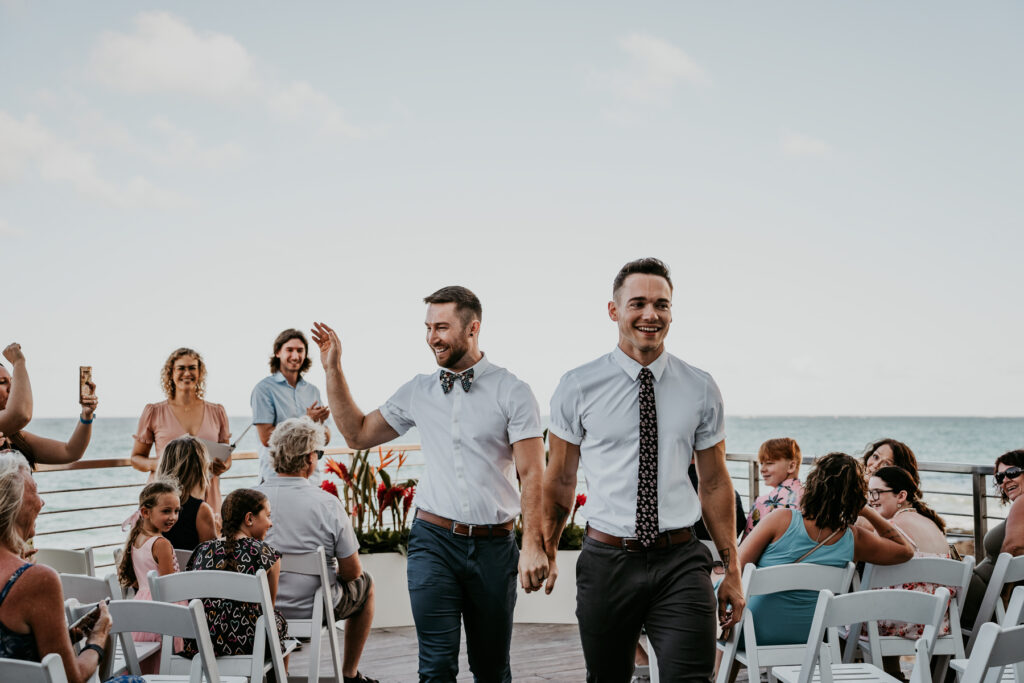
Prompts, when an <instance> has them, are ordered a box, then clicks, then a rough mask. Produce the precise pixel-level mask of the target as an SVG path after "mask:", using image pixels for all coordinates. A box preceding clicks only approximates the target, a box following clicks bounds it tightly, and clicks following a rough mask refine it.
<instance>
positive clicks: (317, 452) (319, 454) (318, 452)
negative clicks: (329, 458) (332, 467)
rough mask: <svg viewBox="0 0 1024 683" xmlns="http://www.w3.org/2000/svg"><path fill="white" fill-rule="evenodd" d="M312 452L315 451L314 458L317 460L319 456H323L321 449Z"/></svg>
mask: <svg viewBox="0 0 1024 683" xmlns="http://www.w3.org/2000/svg"><path fill="white" fill-rule="evenodd" d="M313 452H314V453H316V459H317V460H319V459H320V458H322V457H324V452H323V451H313Z"/></svg>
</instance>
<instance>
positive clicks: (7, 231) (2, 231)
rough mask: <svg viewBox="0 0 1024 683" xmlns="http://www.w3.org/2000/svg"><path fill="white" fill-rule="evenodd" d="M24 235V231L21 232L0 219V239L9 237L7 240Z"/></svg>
mask: <svg viewBox="0 0 1024 683" xmlns="http://www.w3.org/2000/svg"><path fill="white" fill-rule="evenodd" d="M24 235H25V231H24V230H22V229H20V228H16V227H14V226H13V225H11V224H10V223H8V222H7V221H5V220H4V219H3V218H0V237H9V238H11V237H23V236H24Z"/></svg>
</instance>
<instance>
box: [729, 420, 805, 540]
mask: <svg viewBox="0 0 1024 683" xmlns="http://www.w3.org/2000/svg"><path fill="white" fill-rule="evenodd" d="M800 460H801V456H800V446H798V445H797V443H796V441H794V440H793V439H789V438H782V439H768V440H767V441H765V442H764V443H763V444H761V448H760V449H759V450H758V451H757V462H758V463H759V464H760V465H761V479H762V480H764V485H765V486H766V487H768V488H769V489H770V490H769V491H768V492H767V493H763V494H761V495H760V496H758V497H757V498H756V499H755V500H754V503H753V504H752V505H751V506H750V514H749V515H747V526H746V528H745V529H744V530H743V538H746V537H747V534H749V533H750V532H751V531H752V530H753V528H754V526H755V525H756V524H757V523H758V522H760V521H761V519H762V518H763V517H764V516H765V515H767V514H768V513H769V512H771V511H772V510H777V509H778V508H793V509H798V508H799V507H800V496H801V495H802V494H803V491H804V488H803V486H801V485H800V480H799V479H798V478H797V473H798V472H799V471H800Z"/></svg>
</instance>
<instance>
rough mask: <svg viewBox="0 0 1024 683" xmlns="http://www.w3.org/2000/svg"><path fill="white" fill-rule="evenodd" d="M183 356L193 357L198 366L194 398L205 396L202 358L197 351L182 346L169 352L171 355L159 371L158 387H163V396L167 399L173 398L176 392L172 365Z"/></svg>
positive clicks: (204, 375) (204, 369) (204, 368)
mask: <svg viewBox="0 0 1024 683" xmlns="http://www.w3.org/2000/svg"><path fill="white" fill-rule="evenodd" d="M185 356H195V358H196V364H197V365H199V371H198V375H199V376H198V377H197V378H196V398H202V397H203V396H204V395H206V363H204V362H203V357H202V356H200V355H199V352H198V351H196V350H194V349H190V348H188V347H185V346H182V347H181V348H180V349H175V350H174V351H171V355H169V356H167V360H166V361H165V362H164V367H163V370H161V371H160V386H162V387H163V390H164V396H166V397H167V398H174V394H175V392H176V391H177V389H176V388H175V386H174V378H173V374H174V363H175V362H176V361H177V360H178V359H179V358H184V357H185Z"/></svg>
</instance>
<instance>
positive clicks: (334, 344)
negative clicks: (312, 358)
mask: <svg viewBox="0 0 1024 683" xmlns="http://www.w3.org/2000/svg"><path fill="white" fill-rule="evenodd" d="M310 332H311V334H312V337H313V343H315V344H316V345H317V346H319V347H320V363H321V364H322V365H323V366H324V370H327V369H329V368H332V367H334V366H337V365H340V364H341V340H340V339H338V334H337V333H336V332H335V331H334V330H332V329H331V328H330V327H328V326H327V325H325V324H324V323H313V329H312V330H310Z"/></svg>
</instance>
